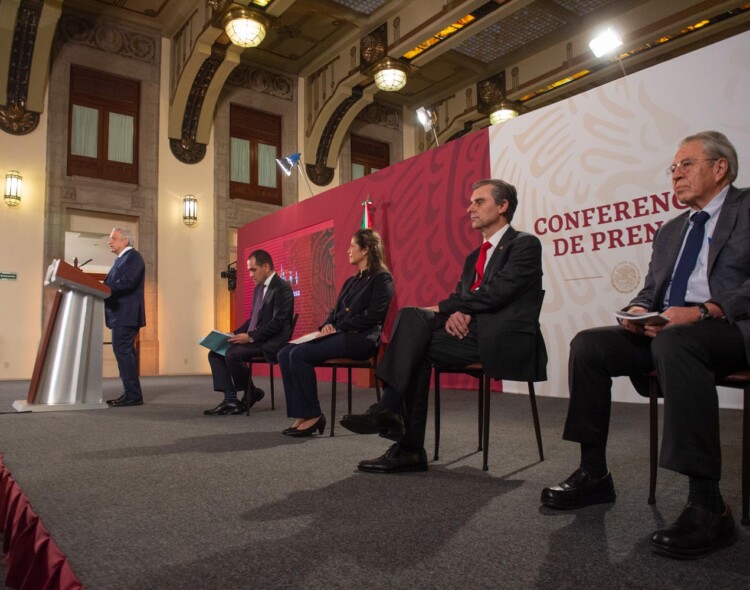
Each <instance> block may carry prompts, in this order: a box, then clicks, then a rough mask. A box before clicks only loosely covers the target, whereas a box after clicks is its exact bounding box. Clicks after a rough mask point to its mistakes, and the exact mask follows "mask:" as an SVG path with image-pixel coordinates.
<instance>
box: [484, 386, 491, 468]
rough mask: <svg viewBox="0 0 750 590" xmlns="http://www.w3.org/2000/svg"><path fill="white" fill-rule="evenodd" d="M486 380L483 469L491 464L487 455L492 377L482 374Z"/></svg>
mask: <svg viewBox="0 0 750 590" xmlns="http://www.w3.org/2000/svg"><path fill="white" fill-rule="evenodd" d="M482 378H483V380H484V387H483V389H484V396H483V397H484V403H483V404H482V410H483V413H484V420H483V422H484V424H483V426H482V430H483V432H482V434H483V435H484V436H483V438H484V454H483V456H482V471H487V470H488V469H489V466H488V465H487V455H488V453H489V446H490V378H489V376H487V375H482Z"/></svg>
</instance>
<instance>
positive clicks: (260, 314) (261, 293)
mask: <svg viewBox="0 0 750 590" xmlns="http://www.w3.org/2000/svg"><path fill="white" fill-rule="evenodd" d="M247 272H248V273H249V274H250V278H251V279H252V280H253V282H254V283H255V292H254V294H253V309H252V311H251V313H250V319H248V320H247V321H246V322H245V323H244V324H242V325H241V326H240V327H239V328H237V329H236V330H235V331H234V336H232V337H231V338H229V342H230V343H231V344H232V346H230V347H229V349H228V350H227V352H226V354H225V355H223V356H222V355H220V354H218V353H216V352H214V351H213V350H212V351H211V352H209V353H208V362H209V364H210V365H211V375H212V376H213V382H214V391H222V392H224V399H223V400H222V401H221V403H220V404H219V405H218V406H216V407H215V408H212V409H210V410H206V411H204V412H203V413H204V414H205V415H207V416H224V415H227V414H240V413H242V412H244V411H245V410H247V409H248V407H247V406H248V405H249V406H250V407H252V406H253V404H255V403H256V402H258V401H260V400H261V399H263V397H264V395H265V394H264V392H263V390H262V389H259V388H258V387H255V385H253V382H252V379H250V371H249V370H248V367H247V360H248V359H250V358H251V357H254V356H259V355H261V354H262V355H265V357H266V358H267V359H268V360H274V361H275V360H276V353H277V352H279V350H281V349H282V348H283V347H284V345H285V344H286V343H287V342H288V341H289V338H291V337H292V315H293V314H294V294H293V293H292V288H291V287H290V286H289V283H287V282H286V281H283V280H282V279H281V278H280V277H279V275H277V274H276V272H275V271H274V269H273V259H272V258H271V255H270V254H269V253H268V252H266V251H265V250H255V251H254V252H251V253H250V256H248V258H247ZM238 391H244V392H245V396H244V398H243V399H242V400H238V399H237V392H238Z"/></svg>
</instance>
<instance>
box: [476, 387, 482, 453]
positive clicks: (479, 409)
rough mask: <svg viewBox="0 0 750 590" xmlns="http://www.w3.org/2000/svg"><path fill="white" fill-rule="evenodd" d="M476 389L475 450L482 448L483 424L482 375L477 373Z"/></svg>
mask: <svg viewBox="0 0 750 590" xmlns="http://www.w3.org/2000/svg"><path fill="white" fill-rule="evenodd" d="M478 379H479V390H478V391H477V451H481V450H482V427H483V426H484V375H479V377H478Z"/></svg>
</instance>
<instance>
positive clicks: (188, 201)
mask: <svg viewBox="0 0 750 590" xmlns="http://www.w3.org/2000/svg"><path fill="white" fill-rule="evenodd" d="M197 221H198V199H196V198H195V197H194V196H193V195H185V196H184V197H183V198H182V223H184V224H185V225H187V226H190V225H195V224H196V222H197Z"/></svg>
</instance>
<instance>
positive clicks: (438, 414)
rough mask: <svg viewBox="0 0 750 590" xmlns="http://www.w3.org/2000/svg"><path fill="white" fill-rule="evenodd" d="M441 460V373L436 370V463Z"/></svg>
mask: <svg viewBox="0 0 750 590" xmlns="http://www.w3.org/2000/svg"><path fill="white" fill-rule="evenodd" d="M438 459H440V371H438V370H437V369H435V461H437V460H438Z"/></svg>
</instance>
